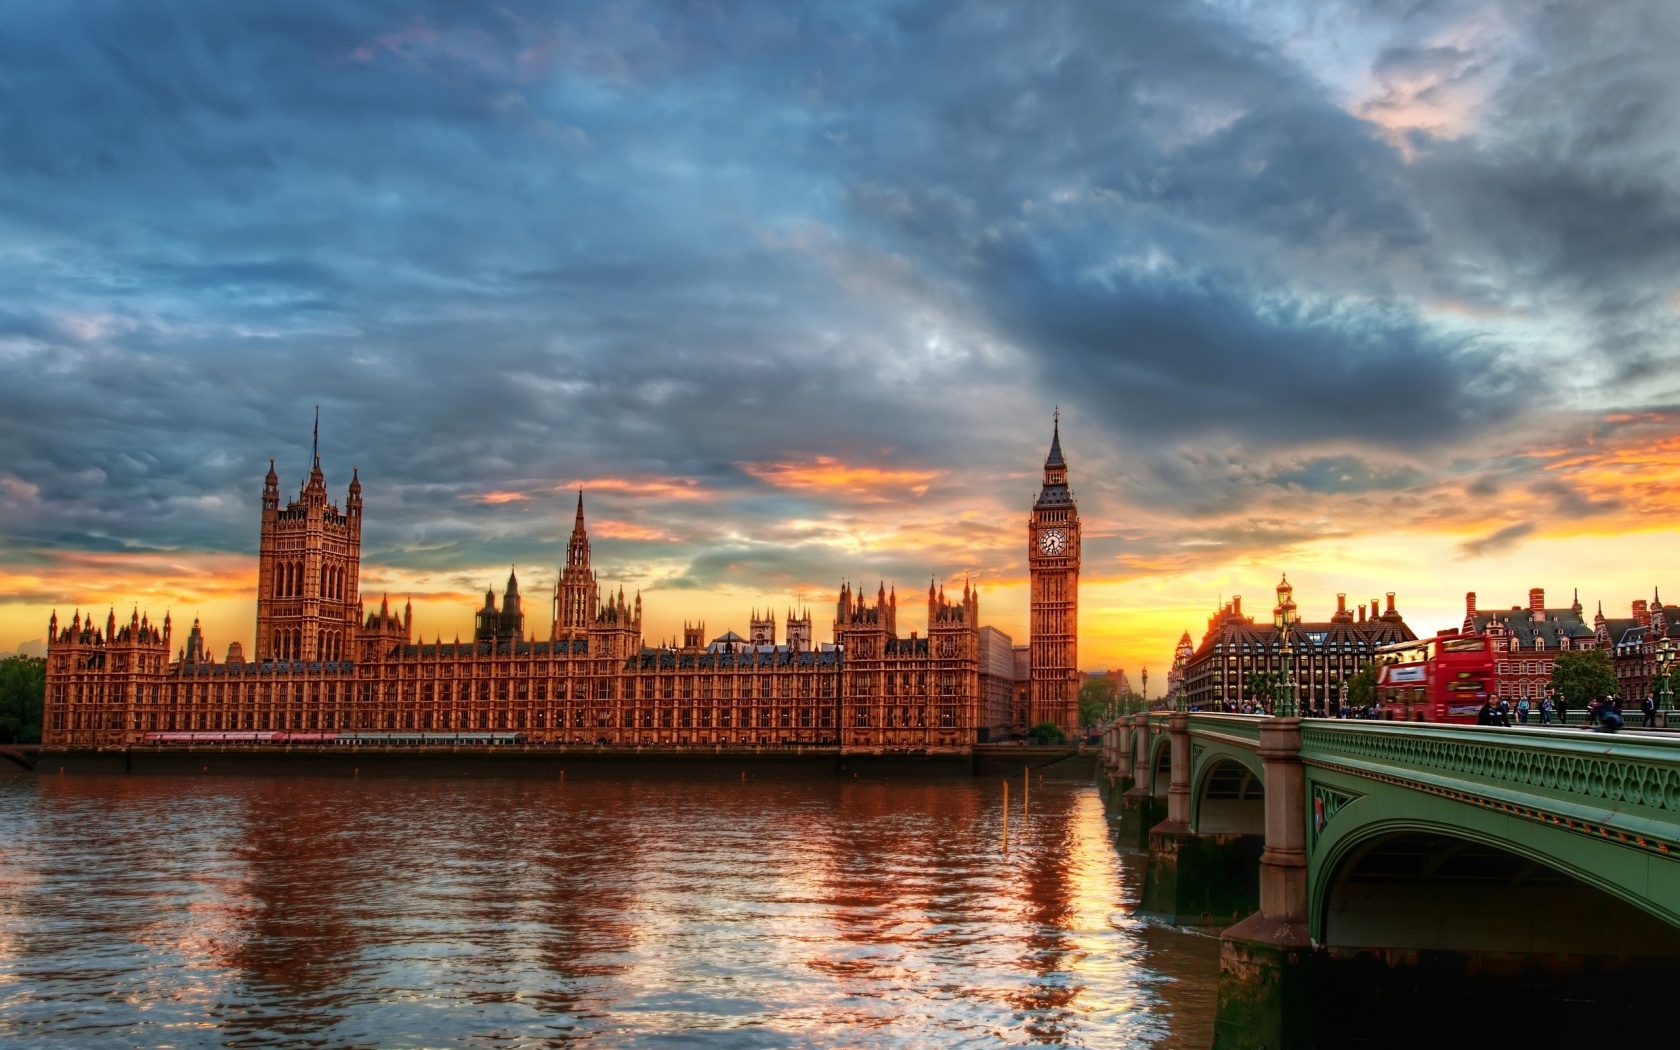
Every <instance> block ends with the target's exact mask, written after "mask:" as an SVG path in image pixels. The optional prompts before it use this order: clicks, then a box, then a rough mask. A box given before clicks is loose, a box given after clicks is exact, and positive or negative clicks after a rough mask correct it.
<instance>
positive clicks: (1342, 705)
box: [1336, 678, 1348, 718]
mask: <svg viewBox="0 0 1680 1050" xmlns="http://www.w3.org/2000/svg"><path fill="white" fill-rule="evenodd" d="M1336 692H1337V693H1338V694H1340V698H1341V702H1340V703H1338V704H1337V705H1336V716H1337V717H1338V718H1339V717H1341V715H1342V712H1343V711H1345V710H1347V694H1348V688H1347V679H1346V678H1344V679H1342V687H1341V688H1340V689H1338V690H1336Z"/></svg>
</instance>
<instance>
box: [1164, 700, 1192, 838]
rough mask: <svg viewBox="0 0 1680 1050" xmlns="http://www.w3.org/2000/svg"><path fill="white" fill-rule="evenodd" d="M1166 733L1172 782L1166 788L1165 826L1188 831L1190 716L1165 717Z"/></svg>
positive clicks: (1180, 714)
mask: <svg viewBox="0 0 1680 1050" xmlns="http://www.w3.org/2000/svg"><path fill="white" fill-rule="evenodd" d="M1167 731H1168V732H1169V733H1171V734H1172V781H1171V783H1170V785H1169V786H1168V787H1167V824H1168V825H1170V826H1171V830H1173V831H1189V830H1190V716H1189V715H1187V714H1185V713H1184V712H1183V711H1174V712H1173V713H1172V714H1171V715H1169V716H1168V717H1167ZM1162 830H1167V829H1162Z"/></svg>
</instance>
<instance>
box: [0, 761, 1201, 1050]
mask: <svg viewBox="0 0 1680 1050" xmlns="http://www.w3.org/2000/svg"><path fill="white" fill-rule="evenodd" d="M1013 787H1014V789H1016V790H1014V791H1012V793H1011V799H1012V812H1011V814H1010V821H1009V826H1010V832H1011V841H1010V850H1009V852H1008V854H1007V855H1002V854H1001V853H1000V851H999V844H1000V840H1001V832H1002V828H1001V819H1000V818H1001V814H1002V810H1001V801H1002V800H1001V783H1000V782H999V781H996V780H986V781H966V780H951V781H940V782H907V783H899V782H863V783H855V782H836V781H785V782H776V781H756V782H755V781H748V782H744V783H738V782H732V781H725V782H715V781H709V782H689V781H677V780H672V781H661V780H639V781H632V782H581V781H575V780H574V781H571V782H563V781H558V780H557V781H552V782H551V781H535V780H516V779H506V780H498V779H460V778H456V779H448V778H436V779H428V778H408V779H371V778H363V779H350V778H343V779H335V778H328V777H280V776H275V777H261V776H250V777H243V776H241V777H213V776H207V777H189V776H175V777H172V776H128V777H124V776H94V775H82V776H59V775H41V776H39V777H35V776H28V775H13V776H0V1043H6V1044H14V1045H18V1046H32V1047H43V1046H67V1047H70V1046H73V1047H131V1046H145V1047H211V1046H229V1047H280V1046H285V1047H562V1046H591V1047H678V1046H699V1047H783V1046H810V1047H917V1046H926V1047H992V1046H1011V1045H1027V1044H1036V1043H1053V1044H1058V1045H1065V1046H1081V1047H1142V1046H1161V1047H1180V1046H1183V1047H1205V1046H1207V1045H1209V1043H1210V1041H1211V1033H1212V1023H1213V1010H1214V998H1215V985H1216V981H1217V974H1218V950H1219V942H1218V940H1217V939H1216V938H1215V937H1211V936H1204V935H1200V934H1194V933H1187V932H1183V931H1180V930H1176V929H1173V928H1170V927H1164V926H1160V925H1157V924H1154V923H1151V922H1147V921H1145V920H1142V919H1139V918H1134V917H1133V916H1132V914H1131V910H1132V908H1133V907H1134V905H1135V903H1136V901H1137V897H1138V893H1139V890H1140V888H1141V880H1142V865H1141V863H1140V862H1138V861H1135V860H1134V859H1133V858H1129V857H1123V856H1122V855H1120V854H1119V853H1117V852H1116V850H1115V849H1114V848H1113V846H1112V845H1111V844H1110V841H1109V837H1108V834H1107V829H1106V826H1105V820H1104V816H1103V809H1102V803H1101V800H1100V799H1099V797H1098V795H1097V793H1096V791H1095V790H1094V789H1093V788H1090V787H1088V786H1081V785H1072V784H1055V783H1045V784H1042V785H1039V784H1035V785H1033V791H1032V793H1031V799H1030V801H1031V809H1030V815H1027V816H1025V817H1024V816H1023V813H1022V809H1021V800H1020V796H1019V791H1018V789H1019V787H1020V782H1019V779H1018V778H1017V780H1016V782H1015V784H1014V785H1013Z"/></svg>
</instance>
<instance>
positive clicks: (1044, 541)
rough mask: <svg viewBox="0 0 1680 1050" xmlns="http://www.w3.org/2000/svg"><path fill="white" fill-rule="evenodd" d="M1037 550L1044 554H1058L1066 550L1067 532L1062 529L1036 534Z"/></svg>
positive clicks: (1046, 530) (1047, 530)
mask: <svg viewBox="0 0 1680 1050" xmlns="http://www.w3.org/2000/svg"><path fill="white" fill-rule="evenodd" d="M1038 549H1039V550H1040V551H1043V552H1044V553H1045V554H1060V553H1062V552H1063V551H1065V550H1067V532H1066V531H1065V530H1062V529H1045V530H1044V531H1043V532H1041V533H1039V534H1038Z"/></svg>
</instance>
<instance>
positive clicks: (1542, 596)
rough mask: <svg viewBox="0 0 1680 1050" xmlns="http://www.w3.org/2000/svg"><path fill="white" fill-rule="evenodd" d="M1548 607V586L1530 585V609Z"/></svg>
mask: <svg viewBox="0 0 1680 1050" xmlns="http://www.w3.org/2000/svg"><path fill="white" fill-rule="evenodd" d="M1545 607H1546V588H1544V587H1530V588H1529V589H1528V611H1529V612H1539V611H1540V610H1541V609H1544V608H1545Z"/></svg>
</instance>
